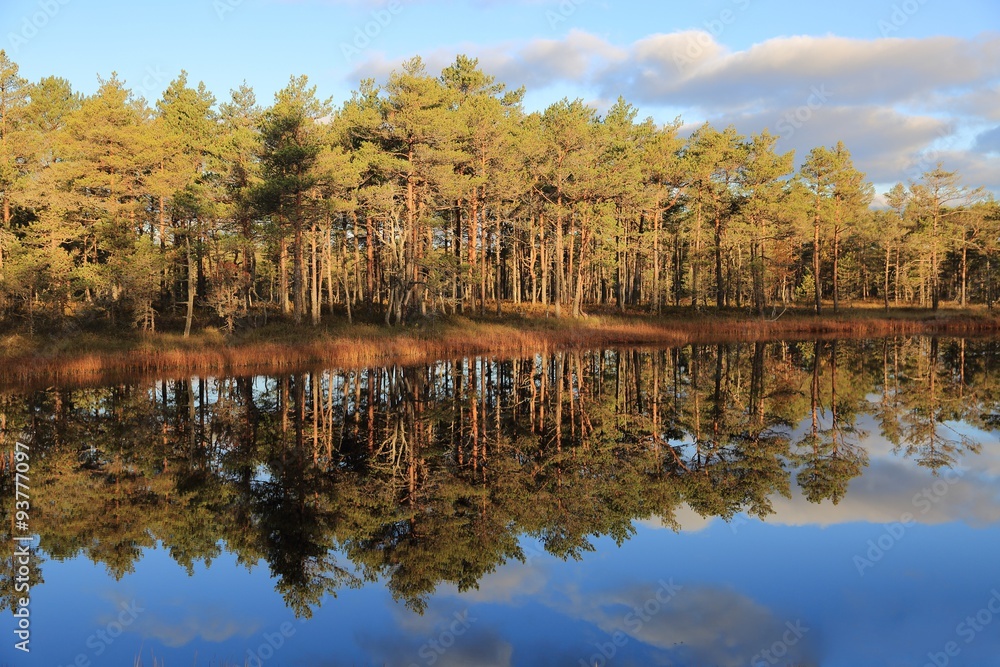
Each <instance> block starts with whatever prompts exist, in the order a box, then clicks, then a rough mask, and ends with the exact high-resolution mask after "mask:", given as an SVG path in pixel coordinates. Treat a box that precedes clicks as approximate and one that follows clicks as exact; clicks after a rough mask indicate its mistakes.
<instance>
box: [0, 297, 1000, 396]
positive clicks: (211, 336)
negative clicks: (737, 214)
mask: <svg viewBox="0 0 1000 667" xmlns="http://www.w3.org/2000/svg"><path fill="white" fill-rule="evenodd" d="M998 332H1000V315H996V314H994V313H990V312H987V311H985V310H981V311H970V310H963V311H958V310H942V311H940V312H938V313H936V314H934V313H930V312H928V311H925V310H895V311H890V312H888V313H886V312H885V311H883V310H880V309H873V308H856V309H850V310H845V311H842V312H841V313H840V314H838V315H832V314H830V315H825V316H823V317H816V316H815V315H812V314H811V313H809V312H807V311H796V312H791V311H790V312H786V313H785V314H784V315H783V316H782V317H780V318H777V319H773V320H770V319H765V320H761V319H759V318H756V317H751V316H748V315H746V314H741V313H737V312H731V313H716V312H706V313H703V314H699V315H695V314H694V313H691V312H690V311H676V312H669V313H665V314H664V315H661V316H658V317H650V316H648V315H643V314H619V313H606V314H601V315H596V316H590V317H587V318H585V319H580V320H572V319H561V320H557V319H555V318H552V317H546V316H544V314H543V313H542V312H534V313H532V312H530V311H527V310H525V311H521V312H519V313H516V314H511V315H507V316H505V317H502V318H497V317H482V318H478V317H477V318H460V317H455V318H446V319H441V320H435V321H430V322H422V323H420V324H415V325H412V326H408V327H395V328H389V327H382V326H376V325H366V324H355V325H346V324H340V323H338V324H328V325H325V326H321V327H319V328H315V329H314V328H312V327H309V326H294V325H292V324H288V323H272V324H269V325H267V326H265V327H263V328H260V329H255V330H248V331H245V332H242V333H237V334H234V335H231V336H224V335H223V334H221V333H220V332H218V331H216V330H211V329H209V330H205V331H201V332H199V333H197V334H194V335H192V336H191V337H190V338H188V339H184V338H183V337H181V336H180V335H179V334H175V333H157V334H151V335H142V334H139V333H138V332H134V331H128V330H125V331H116V332H88V333H77V334H74V335H71V336H61V337H54V336H44V335H35V336H26V335H23V334H8V335H5V336H3V338H2V339H0V383H2V384H5V385H8V386H9V385H24V384H29V385H37V384H39V383H42V384H53V383H76V382H94V381H99V380H109V379H113V378H116V377H124V376H134V375H143V376H146V375H170V374H178V375H181V374H185V373H247V374H249V373H273V372H279V371H285V370H291V369H304V368H310V367H316V366H319V365H324V366H338V367H361V366H369V365H375V364H396V363H400V364H409V363H421V362H426V361H431V360H434V359H440V358H450V357H458V356H466V355H480V354H496V355H510V356H514V355H519V354H533V353H536V352H540V351H549V350H554V349H580V348H593V347H599V346H613V345H622V346H649V345H678V344H688V343H714V342H723V341H759V340H770V339H775V338H793V339H814V338H819V337H877V336H891V335H911V334H940V335H988V334H994V333H998Z"/></svg>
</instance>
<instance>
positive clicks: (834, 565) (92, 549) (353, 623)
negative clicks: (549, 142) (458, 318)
mask: <svg viewBox="0 0 1000 667" xmlns="http://www.w3.org/2000/svg"><path fill="white" fill-rule="evenodd" d="M0 426H2V427H3V430H2V431H0V434H2V435H0V437H2V438H3V441H2V445H0V450H2V451H5V452H7V454H6V456H5V458H4V463H3V466H4V470H3V473H2V474H0V545H2V546H0V549H2V552H0V553H2V556H3V557H2V559H0V570H2V572H0V595H2V599H0V606H2V607H3V609H4V611H3V612H2V613H3V617H4V623H3V626H4V632H3V633H2V635H0V642H2V644H0V665H3V664H6V665H46V666H51V665H59V666H63V665H81V666H85V665H137V664H141V665H145V666H147V667H149V666H152V665H158V666H159V665H163V666H165V667H181V666H183V667H188V666H197V665H220V666H221V665H239V666H242V665H275V666H278V665H296V666H298V665H302V666H314V665H402V666H404V667H410V666H413V665H416V666H418V667H424V666H431V665H436V666H459V665H462V666H465V665H674V666H682V665H683V666H688V665H690V666H700V665H720V666H737V665H751V666H757V665H845V666H847V665H849V666H863V665H879V666H883V665H892V666H917V667H923V666H924V665H937V666H938V667H942V666H944V665H1000V565H998V556H1000V485H998V483H997V475H998V473H1000V442H998V436H997V431H998V429H1000V343H998V342H996V341H984V340H968V341H963V340H956V339H943V338H942V339H931V338H898V339H889V340H867V341H839V342H832V341H826V342H805V343H803V342H775V343H759V344H739V345H736V344H734V345H712V346H694V347H685V348H680V349H664V350H603V351H594V352H586V353H562V354H546V355H538V356H535V357H534V358H528V359H519V360H495V359H464V360H458V361H442V362H439V363H436V364H434V365H431V366H427V367H420V368H373V369H362V370H351V371H343V370H333V369H316V370H314V371H310V372H302V373H296V374H293V375H287V376H279V377H187V378H177V379H160V380H135V381H130V382H123V383H120V384H115V385H113V386H96V387H85V388H61V387H51V388H47V389H44V390H30V391H28V390H21V391H17V390H7V391H5V392H4V393H3V394H2V395H0ZM16 442H20V443H21V445H20V446H19V447H18V446H17V445H15V443H16ZM15 448H18V449H20V450H21V451H24V452H26V453H27V454H28V457H29V458H28V461H27V462H28V463H29V464H30V473H29V477H30V482H29V486H30V490H29V495H30V516H29V518H28V522H29V526H28V527H27V534H30V535H31V536H32V538H31V540H30V541H25V542H18V541H16V540H14V539H13V538H15V537H18V536H21V535H24V534H25V531H24V528H23V527H21V526H19V525H18V521H17V517H16V514H15V512H16V509H15V507H16V506H15V502H16V500H17V499H16V498H15V492H16V487H15V479H14V475H13V473H14V471H15V470H16V466H17V464H18V462H19V461H17V460H12V459H11V458H10V453H11V452H12V451H14V450H15ZM19 544H26V545H29V546H30V549H29V551H30V553H31V558H30V567H29V569H30V575H29V581H28V583H29V584H30V605H29V609H30V632H31V635H30V649H31V652H30V654H25V653H23V652H21V651H18V650H16V649H15V647H14V645H15V642H17V641H18V639H17V637H16V635H15V634H14V633H13V630H14V629H15V626H16V621H17V619H15V618H14V616H13V613H12V609H16V608H18V598H19V597H21V595H22V594H21V593H19V592H18V591H17V584H18V578H17V573H18V567H19V565H18V561H19V560H23V558H22V557H21V556H19V555H18V554H17V553H16V550H17V549H18V545H19ZM22 582H23V578H22Z"/></svg>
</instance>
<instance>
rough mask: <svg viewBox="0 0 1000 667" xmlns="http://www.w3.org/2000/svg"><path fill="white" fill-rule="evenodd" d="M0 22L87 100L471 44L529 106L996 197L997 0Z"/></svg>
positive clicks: (7, 13) (223, 13)
mask: <svg viewBox="0 0 1000 667" xmlns="http://www.w3.org/2000/svg"><path fill="white" fill-rule="evenodd" d="M379 18H381V19H382V20H381V22H379V20H378V19H379ZM0 26H3V31H2V33H0V36H2V41H0V46H2V47H3V48H6V49H7V51H8V54H9V55H10V56H11V57H13V58H14V60H15V61H17V62H18V63H19V64H20V65H21V68H22V74H23V75H24V76H26V77H28V78H29V79H37V78H39V77H41V76H45V75H49V74H55V75H58V76H62V77H65V78H67V79H69V80H70V81H71V82H72V83H73V85H74V86H75V87H76V88H77V89H79V90H81V91H83V92H85V93H89V92H93V90H94V89H95V88H96V85H97V77H98V75H100V76H108V75H110V73H111V72H113V71H117V72H118V74H119V75H120V76H121V77H122V78H124V79H125V80H126V81H127V82H128V83H129V84H130V85H131V86H132V87H133V89H134V90H135V91H136V92H137V94H140V95H142V96H144V97H146V98H147V99H149V100H154V99H155V98H157V97H158V96H159V94H160V93H161V92H162V90H163V88H164V87H165V86H166V84H167V83H168V82H169V81H170V80H171V79H172V78H174V77H175V76H176V75H177V74H178V73H179V72H180V70H181V69H185V70H187V71H188V72H189V73H190V76H191V78H192V79H193V80H195V81H199V80H203V81H204V82H205V83H206V84H207V85H208V87H209V88H210V89H211V90H212V91H213V92H214V93H215V94H216V96H217V97H218V98H220V99H224V98H226V97H227V96H228V91H229V89H231V88H234V87H236V86H238V85H239V84H240V83H241V82H242V81H244V80H246V82H247V83H249V84H250V85H251V86H253V87H254V88H255V90H256V91H257V93H258V99H259V100H260V101H261V102H262V103H269V102H270V100H271V99H272V96H273V94H274V92H275V91H276V90H278V89H280V88H281V87H282V86H283V85H284V84H285V83H286V82H287V80H288V77H289V76H291V75H293V74H307V75H308V76H309V77H310V79H312V80H313V81H314V82H315V83H316V84H317V85H318V86H319V90H320V93H321V94H322V95H324V96H330V97H333V99H334V102H335V103H339V102H341V101H343V100H344V99H345V98H346V97H348V96H349V94H350V92H351V90H353V89H354V88H356V87H357V82H358V80H359V78H361V77H362V76H374V77H376V78H383V77H384V76H385V75H386V74H387V73H388V72H389V71H391V70H392V69H393V68H394V67H396V66H398V64H399V63H400V62H401V61H402V60H404V59H406V58H408V57H410V56H412V55H421V56H422V57H424V59H425V60H426V61H427V63H428V69H429V70H430V71H432V72H437V71H439V70H440V68H441V67H443V66H444V65H446V64H448V63H449V62H450V61H451V60H453V59H454V56H455V55H456V54H458V53H467V54H469V55H472V56H476V57H479V58H480V60H481V63H482V64H483V65H484V67H485V68H486V69H487V70H489V71H490V72H493V73H495V74H497V75H498V77H499V78H500V79H501V80H504V81H506V82H507V83H509V84H511V85H512V86H518V85H522V84H525V85H527V86H528V90H529V95H528V97H527V104H526V106H527V107H528V108H529V110H533V109H537V108H543V107H545V106H546V105H548V104H550V103H552V102H554V101H556V100H558V99H560V98H562V97H564V96H568V97H581V98H583V99H584V100H586V101H588V102H590V103H592V104H594V105H595V106H597V107H598V108H606V107H607V106H608V104H609V103H610V101H612V100H614V99H615V98H616V97H617V96H618V95H624V96H625V97H626V98H627V99H628V100H629V101H631V102H633V103H634V104H636V105H637V106H638V107H639V108H640V110H641V112H642V113H643V115H650V116H653V117H654V118H655V119H656V120H658V121H660V122H667V121H669V120H671V119H673V118H674V117H675V116H677V115H681V116H682V118H683V119H684V121H685V122H686V123H688V124H690V125H695V124H699V123H701V122H703V121H705V120H710V121H712V122H713V123H716V124H719V125H725V124H728V123H733V124H735V125H736V126H737V127H738V128H739V129H740V130H741V131H742V132H745V133H752V132H759V131H761V130H763V129H764V128H765V127H767V128H768V129H770V130H771V131H772V132H776V133H779V134H781V135H782V137H783V139H782V145H781V147H782V148H785V149H796V151H797V158H798V160H799V161H801V160H802V158H804V156H805V153H806V152H807V151H808V150H809V148H811V147H813V146H817V145H821V144H823V145H830V144H832V143H834V142H836V141H837V140H838V139H843V140H844V141H845V143H846V144H847V146H848V148H849V149H851V151H852V152H853V153H854V155H855V159H856V161H857V163H858V165H859V166H860V167H861V168H862V169H864V170H865V171H867V172H868V174H869V176H870V177H871V178H872V180H874V181H876V183H878V184H880V185H882V184H891V183H892V182H895V181H897V180H902V181H907V180H910V179H913V178H916V177H918V176H919V174H920V173H921V171H923V170H926V169H928V168H932V167H933V166H934V164H935V163H936V162H937V161H942V162H944V164H945V167H946V168H949V169H958V170H959V171H961V172H962V174H963V175H964V176H965V177H966V180H967V181H968V182H969V183H970V184H975V185H979V184H985V185H988V186H990V187H991V188H992V189H994V190H997V191H1000V156H998V153H1000V5H998V4H997V3H996V2H995V1H994V0H969V1H964V2H947V3H946V2H941V1H940V0H874V1H873V0H866V1H860V0H846V1H841V2H810V3H805V2H797V3H791V2H786V1H783V0H712V1H710V2H700V3H687V2H662V3H655V4H654V3H650V2H633V1H626V2H614V3H612V2H602V1H601V0H563V1H561V2H560V0H508V1H505V2H504V1H501V0H455V1H452V2H447V1H444V0H392V1H390V0H174V1H172V2H154V1H148V2H137V1H136V0H129V1H125V0H101V1H100V2H97V1H94V0H4V2H3V3H2V5H0ZM366 26H367V28H368V32H369V35H370V36H369V37H366V38H363V39H358V38H357V36H358V34H359V32H361V31H364V30H365V28H366Z"/></svg>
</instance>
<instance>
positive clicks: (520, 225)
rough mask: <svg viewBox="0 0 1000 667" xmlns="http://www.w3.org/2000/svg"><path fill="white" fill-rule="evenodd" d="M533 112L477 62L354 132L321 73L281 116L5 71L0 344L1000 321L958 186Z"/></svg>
mask: <svg viewBox="0 0 1000 667" xmlns="http://www.w3.org/2000/svg"><path fill="white" fill-rule="evenodd" d="M523 96H524V89H523V88H522V89H518V90H510V89H508V88H507V87H506V86H505V85H503V84H501V83H498V82H496V81H495V79H494V78H493V77H491V76H489V75H488V74H487V73H485V72H483V71H482V70H481V69H480V67H479V65H478V62H477V61H476V60H474V59H470V58H468V57H465V56H458V57H457V58H456V60H455V62H454V64H452V65H451V66H449V67H447V68H446V69H444V70H443V71H442V72H441V74H440V75H438V76H434V75H431V74H429V73H428V72H427V71H426V68H425V66H424V64H423V63H422V61H421V60H420V59H419V58H414V59H412V60H410V61H408V62H407V63H405V65H404V66H403V67H402V69H401V70H399V71H396V72H394V73H393V74H392V75H391V76H390V77H389V78H388V80H387V82H386V83H385V84H384V85H376V83H375V82H374V81H373V80H365V81H362V82H361V84H360V86H359V89H358V90H357V91H356V92H355V93H353V95H352V97H351V99H350V100H348V101H347V102H345V103H344V104H343V105H342V106H341V107H339V108H335V107H334V106H333V104H332V103H331V101H330V100H323V99H320V98H319V97H318V96H317V92H316V88H315V87H314V86H310V84H309V82H308V80H307V78H306V77H305V76H300V77H292V78H291V79H290V81H289V83H288V85H287V86H286V87H285V88H284V89H282V90H281V91H279V92H278V93H277V94H276V95H275V100H274V103H273V104H272V105H271V106H269V107H267V108H264V107H262V106H260V105H259V104H258V102H257V100H256V97H255V95H254V92H253V90H252V89H251V88H249V87H248V86H246V85H245V84H244V85H242V86H240V87H239V88H238V89H235V90H233V91H231V92H230V96H229V99H228V100H226V101H224V102H222V103H219V102H218V101H217V100H216V98H215V97H214V96H213V95H212V93H211V92H210V91H209V90H207V88H206V87H205V85H204V84H198V85H192V84H191V83H190V82H189V81H188V77H187V74H186V73H183V72H182V73H181V75H180V76H179V77H178V78H177V79H176V80H174V81H172V82H171V83H170V84H169V85H168V86H167V88H166V90H165V91H164V92H163V95H162V97H161V98H160V99H159V100H157V101H156V102H155V103H153V104H152V105H151V104H149V103H148V102H147V101H146V100H145V99H143V98H142V97H137V96H136V95H134V94H133V92H132V91H130V90H129V89H128V88H127V87H126V85H125V84H124V83H123V82H122V81H121V80H119V79H118V77H117V76H116V75H112V76H111V77H110V78H108V79H101V80H100V86H99V88H98V90H97V92H96V93H94V94H93V95H90V96H84V95H81V94H79V93H77V92H74V91H73V90H72V88H71V85H70V83H69V82H68V81H66V80H65V79H61V78H58V77H46V78H43V79H41V80H40V81H38V82H34V83H32V82H28V81H26V80H25V79H23V78H22V77H20V75H19V73H18V66H17V64H16V63H14V62H12V61H11V60H10V59H9V58H8V57H7V55H6V54H5V53H4V52H2V51H0V195H2V200H3V204H2V226H0V322H4V323H6V324H7V325H8V326H24V325H25V324H26V325H28V326H29V327H31V329H32V330H33V329H34V328H35V327H37V326H39V325H40V324H44V325H45V326H47V327H62V328H66V327H78V326H81V325H87V324H100V323H111V324H113V325H116V326H118V325H132V326H136V327H139V328H142V329H144V330H155V329H156V328H157V326H158V325H161V323H164V322H165V323H167V324H168V325H169V326H176V327H177V328H178V329H179V328H180V327H181V326H183V328H184V332H185V335H188V334H189V333H190V332H191V330H192V326H193V325H194V324H195V323H197V324H198V325H214V326H223V327H225V328H226V329H228V330H232V329H234V328H235V327H238V326H248V325H254V324H258V323H260V322H262V321H264V320H265V319H266V317H267V316H268V314H269V313H274V314H280V315H282V316H285V317H287V318H289V319H293V320H294V322H296V323H302V322H309V323H312V324H313V325H317V324H319V323H320V322H321V321H322V320H323V318H330V317H334V318H346V319H347V320H353V318H354V317H355V316H357V315H358V314H363V315H364V316H365V317H366V318H367V319H372V320H374V319H380V320H384V321H385V322H386V323H387V324H396V323H401V322H404V321H408V320H412V319H415V318H420V317H424V316H427V315H431V314H441V313H474V312H486V311H487V310H488V311H490V312H496V313H498V314H502V312H503V309H504V307H505V305H508V306H509V305H521V304H535V305H536V306H537V307H539V308H540V307H544V308H546V309H547V312H551V313H552V314H554V315H556V316H566V315H571V316H574V317H580V316H585V315H586V312H587V309H588V308H594V307H602V308H607V307H618V308H621V309H630V310H633V311H635V310H644V311H648V312H651V313H660V312H662V311H663V310H664V309H665V308H668V307H674V308H677V307H689V308H692V309H694V310H699V309H705V308H712V307H715V308H720V309H721V308H737V309H746V310H751V311H753V312H755V313H757V314H759V315H762V316H764V315H768V314H771V315H773V314H774V313H777V312H781V311H782V310H783V309H784V308H786V307H788V306H789V305H791V304H795V303H800V304H806V305H809V306H811V307H812V308H814V309H815V310H816V311H817V312H824V311H825V309H828V308H832V309H833V310H835V311H836V310H839V309H840V308H841V307H842V306H843V305H844V303H845V302H858V301H873V302H877V303H880V304H882V305H883V306H884V307H885V308H890V307H892V306H914V305H918V306H922V307H928V308H934V309H937V308H938V307H939V305H940V304H941V303H942V302H945V301H947V302H954V303H956V304H958V305H961V306H965V305H967V304H971V303H985V304H988V305H989V306H990V307H992V305H993V301H994V300H995V298H996V286H995V280H994V268H993V267H994V265H995V264H997V262H998V261H1000V256H998V251H1000V247H998V246H1000V206H998V204H997V202H996V201H994V199H993V198H992V197H991V196H987V194H986V192H985V191H984V190H983V189H982V188H971V187H967V186H966V185H964V184H963V183H962V181H961V178H960V176H959V174H957V173H956V172H950V171H947V170H946V169H945V168H944V167H943V166H942V165H940V164H939V165H937V166H936V167H935V168H933V169H930V170H928V171H926V172H925V173H924V174H923V175H922V176H921V177H920V178H919V179H918V180H917V181H915V182H911V183H908V184H902V183H900V184H897V185H896V186H895V187H894V188H892V190H891V191H890V192H888V193H885V195H886V201H887V202H888V204H889V206H888V208H885V209H876V208H873V207H872V201H873V197H874V194H875V193H874V188H873V186H872V184H871V183H870V182H868V181H867V179H866V176H865V174H864V173H862V172H860V171H859V170H858V169H857V168H856V167H855V166H854V163H853V161H852V158H851V154H850V151H849V150H848V149H847V148H846V147H845V146H844V145H843V144H842V143H838V144H837V145H836V146H832V147H817V148H815V149H813V150H812V151H810V153H809V154H808V155H807V156H806V158H805V160H804V161H803V162H802V164H801V165H798V167H797V166H796V162H795V156H794V154H793V153H792V152H788V153H783V154H782V153H778V152H777V151H776V148H775V145H776V142H777V140H778V137H777V136H776V135H773V134H771V133H770V132H768V131H767V130H766V129H765V130H763V131H762V132H761V133H759V134H754V135H751V136H749V137H748V136H745V135H741V134H740V133H739V132H738V131H737V130H736V128H735V127H732V126H730V127H726V128H725V129H722V130H720V129H717V128H715V127H713V126H711V125H710V124H708V123H706V124H704V125H702V126H700V127H699V128H697V129H696V130H695V131H694V132H693V133H691V134H690V136H686V137H685V136H683V132H682V125H681V121H680V119H677V120H675V121H674V122H672V123H669V124H666V125H657V124H656V123H654V122H653V120H652V119H646V120H639V118H638V112H637V110H636V108H635V107H633V106H632V105H631V104H629V103H628V102H626V101H625V100H624V99H619V100H618V102H617V103H615V104H614V105H613V106H612V107H611V108H610V110H609V111H608V112H607V113H606V114H603V115H601V114H599V113H598V111H597V110H596V109H594V108H592V107H590V106H588V105H586V104H585V103H583V102H582V101H580V100H568V99H564V100H562V101H559V102H556V103H555V104H553V105H551V106H550V107H548V108H547V109H545V110H544V111H542V112H532V113H528V112H526V111H525V109H524V108H523V104H522V100H523ZM161 326H162V325H161Z"/></svg>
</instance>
